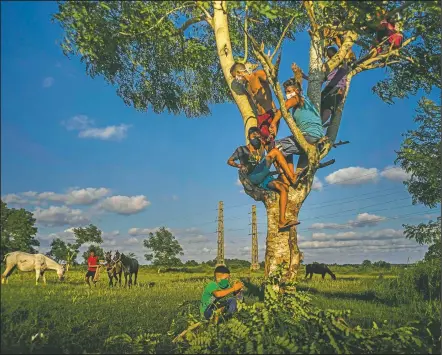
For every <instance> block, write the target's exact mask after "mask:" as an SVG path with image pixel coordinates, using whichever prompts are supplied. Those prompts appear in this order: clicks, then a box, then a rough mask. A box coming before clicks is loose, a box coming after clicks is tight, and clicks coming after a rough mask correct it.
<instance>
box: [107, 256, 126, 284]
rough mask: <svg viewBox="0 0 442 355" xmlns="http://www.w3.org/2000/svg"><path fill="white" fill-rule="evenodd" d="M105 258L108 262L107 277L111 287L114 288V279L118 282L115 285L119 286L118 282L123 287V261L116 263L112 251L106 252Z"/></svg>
mask: <svg viewBox="0 0 442 355" xmlns="http://www.w3.org/2000/svg"><path fill="white" fill-rule="evenodd" d="M104 258H105V260H106V271H107V276H108V277H109V286H114V282H113V279H114V278H115V280H116V282H115V285H117V282H119V283H120V286H121V274H122V273H123V265H122V264H121V261H118V262H115V261H114V260H112V252H111V251H108V252H106V253H105V254H104Z"/></svg>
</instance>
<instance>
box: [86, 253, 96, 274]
mask: <svg viewBox="0 0 442 355" xmlns="http://www.w3.org/2000/svg"><path fill="white" fill-rule="evenodd" d="M87 264H88V268H87V270H88V271H97V268H96V267H89V265H98V256H90V257H89V258H87Z"/></svg>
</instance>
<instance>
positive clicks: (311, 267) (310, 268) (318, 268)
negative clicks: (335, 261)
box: [305, 263, 336, 280]
mask: <svg viewBox="0 0 442 355" xmlns="http://www.w3.org/2000/svg"><path fill="white" fill-rule="evenodd" d="M309 274H310V279H311V278H312V277H313V274H321V275H322V279H324V278H325V274H329V275H330V276H331V278H332V279H333V280H336V276H335V274H334V273H332V271H331V270H330V269H329V268H328V266H327V265H325V264H318V263H314V264H308V265H307V266H306V268H305V278H307V276H308V275H309Z"/></svg>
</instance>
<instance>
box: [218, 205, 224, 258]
mask: <svg viewBox="0 0 442 355" xmlns="http://www.w3.org/2000/svg"><path fill="white" fill-rule="evenodd" d="M217 232H218V255H217V257H216V263H217V265H224V209H223V201H219V203H218V231H217Z"/></svg>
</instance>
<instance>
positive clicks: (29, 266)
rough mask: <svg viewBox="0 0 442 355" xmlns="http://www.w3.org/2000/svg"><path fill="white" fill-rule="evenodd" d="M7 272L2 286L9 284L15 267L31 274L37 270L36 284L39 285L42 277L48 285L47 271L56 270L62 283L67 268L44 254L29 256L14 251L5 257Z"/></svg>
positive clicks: (3, 277) (4, 274)
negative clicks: (9, 278)
mask: <svg viewBox="0 0 442 355" xmlns="http://www.w3.org/2000/svg"><path fill="white" fill-rule="evenodd" d="M5 260H6V270H5V272H4V273H3V274H2V284H4V283H8V277H9V276H10V275H11V273H12V271H13V270H14V269H15V267H18V269H19V270H20V271H24V272H29V271H33V270H35V284H36V285H38V280H39V279H40V276H42V278H43V282H44V284H45V285H46V277H45V271H46V270H56V271H57V275H58V278H59V280H60V281H63V279H64V273H65V271H66V270H65V268H64V266H63V265H60V264H58V263H56V262H55V261H54V260H52V259H50V258H48V257H47V256H45V255H43V254H28V253H24V252H21V251H14V252H12V253H8V254H6V255H5V258H4V259H3V261H5Z"/></svg>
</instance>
